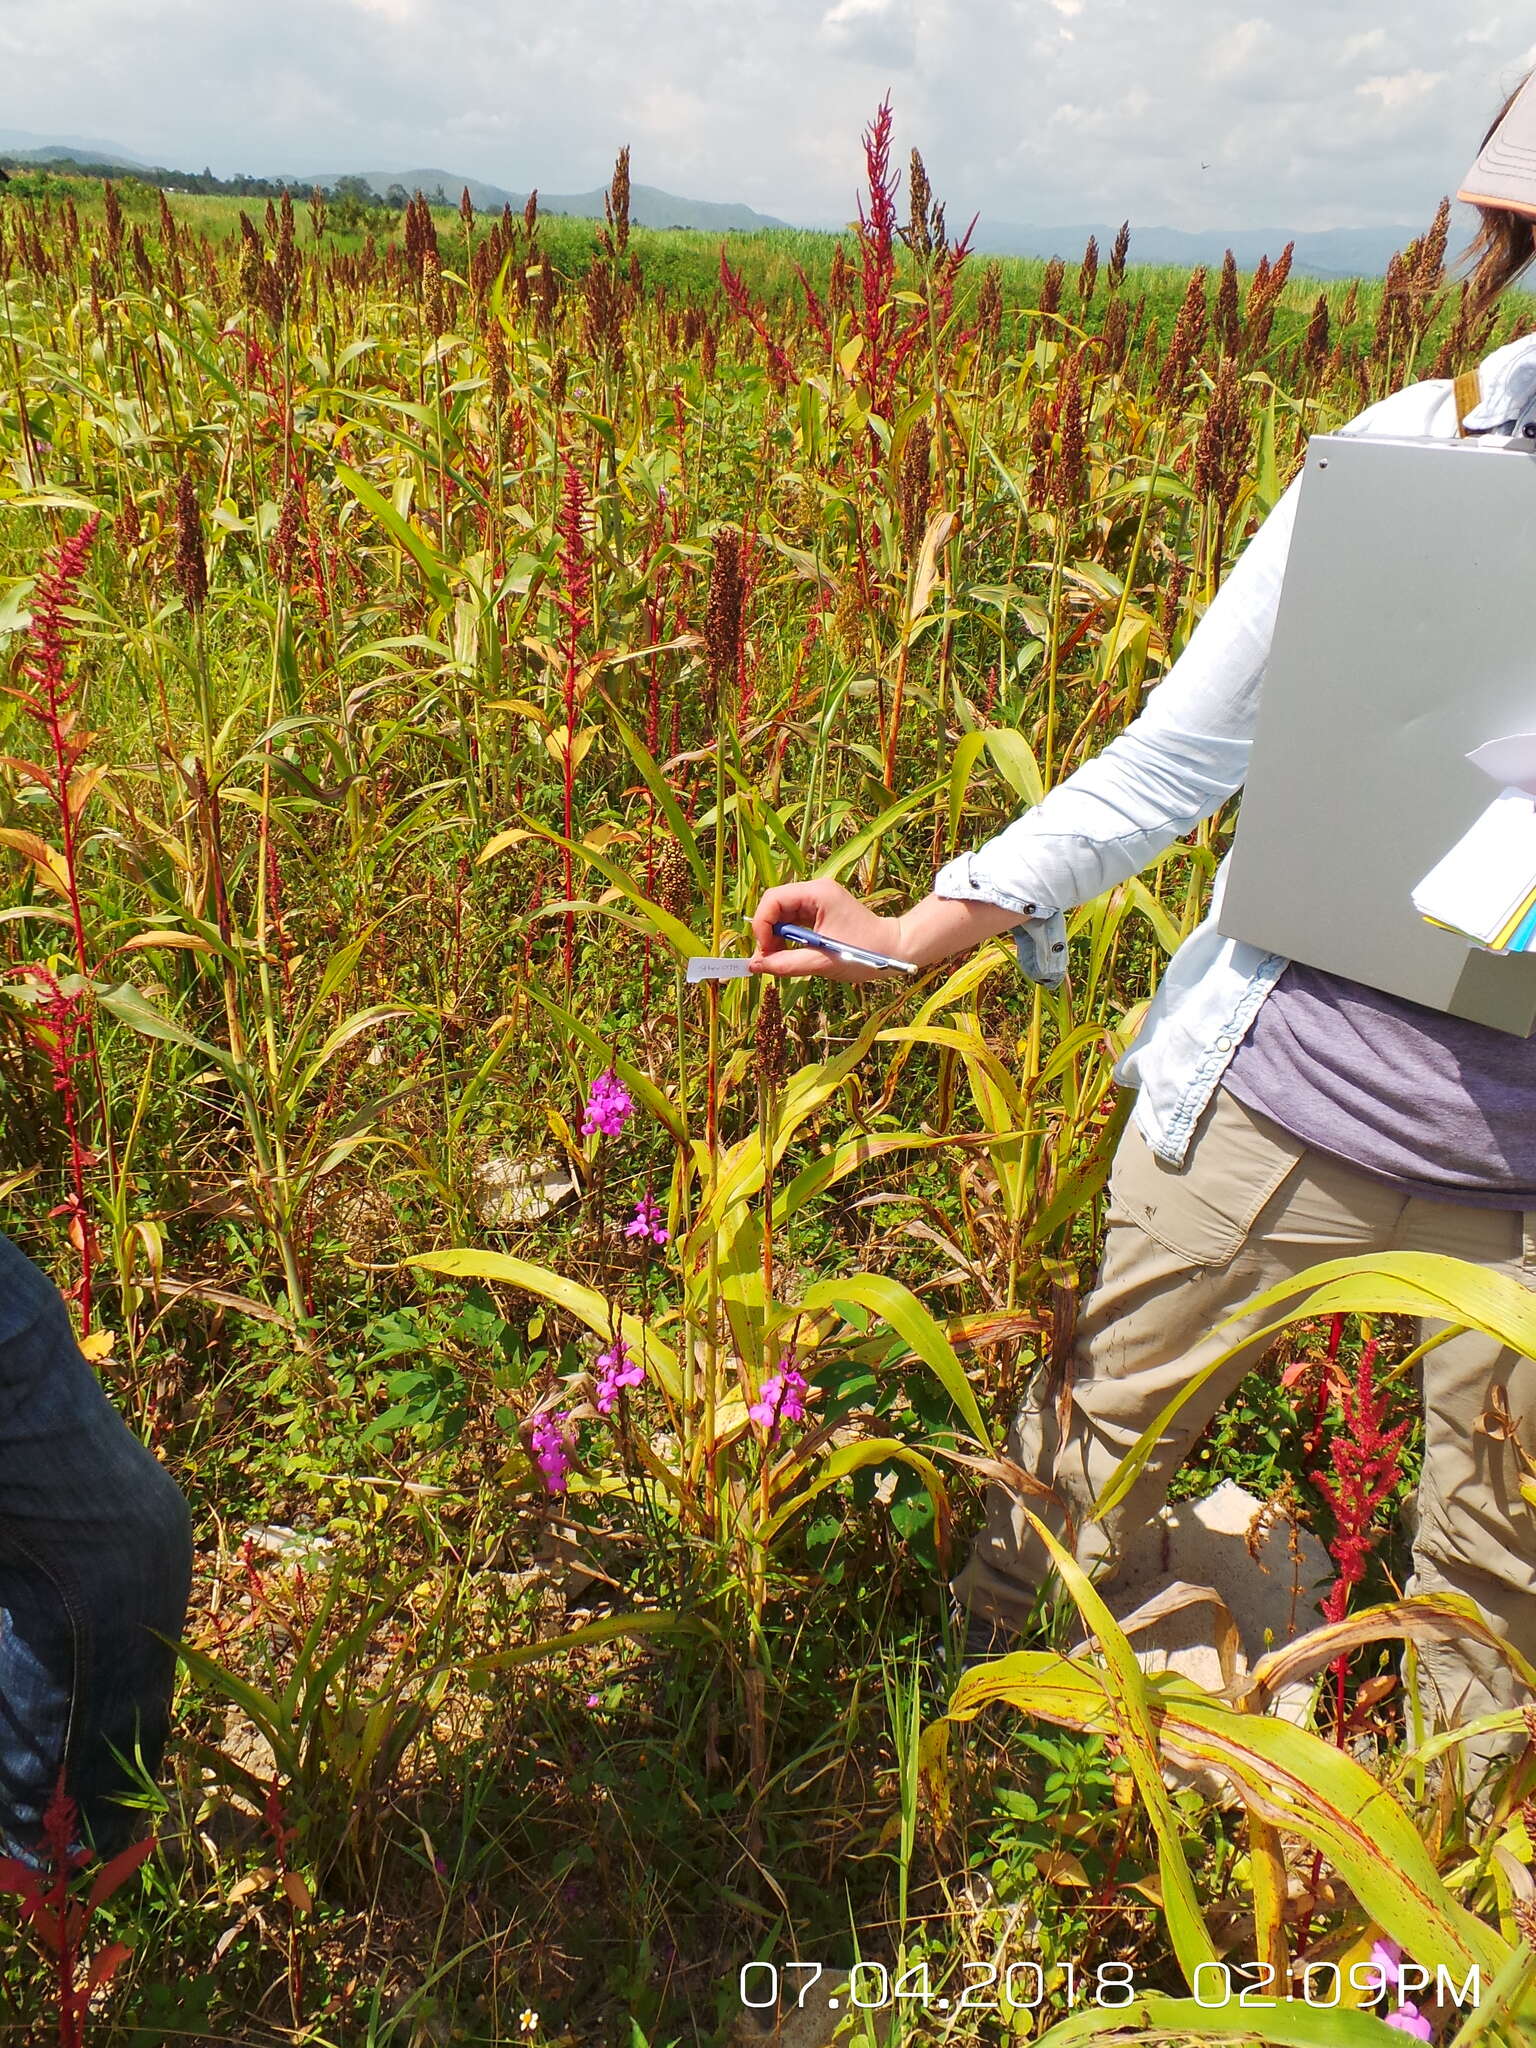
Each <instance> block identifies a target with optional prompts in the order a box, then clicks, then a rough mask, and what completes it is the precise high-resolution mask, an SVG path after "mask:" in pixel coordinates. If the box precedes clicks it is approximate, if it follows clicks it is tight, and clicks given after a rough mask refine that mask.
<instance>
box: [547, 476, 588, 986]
mask: <svg viewBox="0 0 1536 2048" xmlns="http://www.w3.org/2000/svg"><path fill="white" fill-rule="evenodd" d="M585 509H586V493H585V490H584V489H583V486H582V481H581V476H580V473H579V472H578V470H577V468H576V465H575V463H574V462H573V461H572V460H571V458H570V456H569V455H567V456H566V458H565V480H564V486H563V490H562V495H561V501H560V510H559V512H558V514H557V517H556V524H557V526H558V529H559V533H560V569H561V578H562V585H563V588H562V590H561V592H560V594H559V596H557V598H556V600H555V602H556V604H557V605H558V606H559V607H560V610H561V611H562V612H563V613H564V614H565V644H564V647H563V648H562V650H561V651H562V653H563V655H564V664H565V687H564V694H565V749H564V753H565V759H564V764H563V766H564V773H563V777H562V781H563V792H562V793H563V806H564V807H563V813H562V815H563V818H564V832H565V837H566V838H567V839H568V840H569V839H570V838H572V837H573V833H572V829H571V827H572V822H573V819H574V815H575V806H574V801H573V790H574V784H575V775H576V760H575V747H576V678H577V675H578V673H579V670H580V664H581V636H582V633H583V631H584V630H585V629H586V627H587V625H588V624H589V623H590V620H591V610H590V606H591V597H592V568H591V564H590V562H589V560H588V558H587V549H586V537H585V533H584V531H583V526H584V514H585ZM562 851H563V855H564V876H565V894H566V899H567V901H569V900H570V898H571V895H572V893H573V890H574V887H575V877H574V873H573V870H572V865H571V849H570V847H569V846H566V847H565V848H563V849H562ZM575 976H576V913H575V911H573V910H568V911H567V912H566V913H565V985H566V990H567V992H569V990H570V987H571V984H572V982H573V981H574V980H575Z"/></svg>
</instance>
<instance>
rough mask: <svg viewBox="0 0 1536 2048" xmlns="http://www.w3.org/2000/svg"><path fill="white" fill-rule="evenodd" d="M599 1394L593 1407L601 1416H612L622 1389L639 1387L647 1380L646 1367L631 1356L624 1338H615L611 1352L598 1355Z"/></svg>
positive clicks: (595, 1397)
mask: <svg viewBox="0 0 1536 2048" xmlns="http://www.w3.org/2000/svg"><path fill="white" fill-rule="evenodd" d="M597 1364H598V1378H597V1392H596V1393H595V1394H594V1395H593V1405H594V1406H595V1407H596V1409H597V1412H598V1414H599V1415H611V1414H612V1413H613V1404H614V1402H615V1401H617V1399H618V1398H619V1389H620V1387H638V1386H639V1385H640V1384H641V1383H642V1381H643V1380H644V1378H645V1367H644V1366H643V1365H641V1364H640V1363H639V1362H638V1360H636V1359H633V1358H631V1357H630V1355H629V1347H628V1345H627V1344H626V1343H625V1342H624V1339H623V1338H622V1337H615V1338H614V1340H613V1346H612V1349H611V1350H608V1351H600V1352H599V1353H598V1354H597Z"/></svg>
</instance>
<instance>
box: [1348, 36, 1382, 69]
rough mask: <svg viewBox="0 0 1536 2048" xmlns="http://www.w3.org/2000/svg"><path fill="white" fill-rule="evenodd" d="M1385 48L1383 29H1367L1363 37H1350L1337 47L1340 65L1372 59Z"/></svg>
mask: <svg viewBox="0 0 1536 2048" xmlns="http://www.w3.org/2000/svg"><path fill="white" fill-rule="evenodd" d="M1386 47H1387V32H1386V30H1385V29H1384V28H1373V29H1367V30H1366V32H1365V34H1364V35H1358V36H1350V37H1349V39H1348V40H1347V41H1346V42H1343V43H1341V44H1340V45H1339V62H1340V63H1341V64H1358V63H1359V61H1360V59H1361V58H1362V57H1374V56H1375V55H1376V53H1377V51H1378V50H1384V49H1385V48H1386Z"/></svg>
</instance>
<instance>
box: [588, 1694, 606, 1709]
mask: <svg viewBox="0 0 1536 2048" xmlns="http://www.w3.org/2000/svg"><path fill="white" fill-rule="evenodd" d="M602 1704H603V1701H602V1695H601V1694H600V1693H595V1692H589V1693H588V1694H587V1705H588V1706H589V1707H600V1706H601V1705H602Z"/></svg>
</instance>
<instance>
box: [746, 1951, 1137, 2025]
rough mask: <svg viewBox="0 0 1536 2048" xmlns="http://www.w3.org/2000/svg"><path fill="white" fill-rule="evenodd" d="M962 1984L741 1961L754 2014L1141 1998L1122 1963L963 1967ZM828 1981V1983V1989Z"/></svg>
mask: <svg viewBox="0 0 1536 2048" xmlns="http://www.w3.org/2000/svg"><path fill="white" fill-rule="evenodd" d="M960 1969H961V1972H962V1975H963V1978H964V1982H963V1984H959V1985H955V1986H952V1987H951V1988H950V1989H948V1990H944V1991H935V1988H934V1986H933V1983H932V1980H931V1978H930V1976H929V1971H928V1965H927V1964H926V1963H914V1964H913V1965H912V1966H911V1968H910V1969H906V1970H902V1971H899V1972H897V1973H894V1974H893V1973H892V1972H891V1971H890V1970H888V1969H887V1968H886V1967H885V1965H884V1964H883V1963H872V1962H860V1963H855V1964H854V1965H853V1966H852V1968H851V1969H850V1970H848V1971H847V1973H846V1976H845V1974H844V1972H843V1971H842V1970H837V1969H834V1970H831V1971H829V1970H828V1968H827V1966H826V1965H825V1964H824V1963H769V1962H753V1963H743V1964H742V1966H741V1972H740V1980H739V1981H740V1991H741V2002H742V2004H743V2005H744V2006H746V2007H747V2008H748V2010H749V2011H753V2012H767V2011H769V2010H774V2011H778V2010H782V2009H783V2008H784V2007H785V2006H788V2007H791V2008H794V2007H805V2006H812V2007H816V2006H820V2007H824V2008H826V2009H827V2010H830V2011H832V2012H836V2011H837V2010H838V2009H839V2008H840V2007H842V2006H844V2005H846V2006H849V2007H852V2008H854V2009H856V2010H858V2011H861V2012H877V2011H879V2010H880V2009H882V2008H883V2007H885V2006H888V2005H894V2004H896V2003H897V2002H898V2000H902V1999H909V2000H910V2001H911V2002H912V2003H913V2004H914V2005H920V2006H925V2007H928V2006H931V2007H932V2008H934V2010H936V2011H938V2012H948V2011H959V2012H966V2011H970V2012H995V2011H996V2010H997V2009H998V2007H999V2006H1002V2007H1005V2008H1010V2009H1012V2010H1015V2011H1018V2010H1023V2011H1027V2012H1033V2011H1036V2010H1037V2009H1038V2008H1039V2007H1041V2006H1043V2005H1044V2004H1045V2003H1046V2002H1047V2000H1053V2001H1054V2002H1056V2003H1058V2004H1061V2005H1066V2006H1074V2005H1101V2006H1117V2005H1130V2004H1131V2003H1132V2002H1133V2001H1134V2000H1135V1998H1136V1996H1137V1985H1136V1973H1135V1969H1134V1967H1133V1965H1132V1964H1130V1963H1128V1962H1122V1961H1119V1960H1117V1959H1113V1958H1112V1959H1110V1960H1108V1961H1105V1962H1102V1963H1099V1964H1096V1965H1095V1966H1094V1967H1093V1968H1092V1969H1079V1968H1078V1966H1077V1965H1076V1964H1075V1963H1059V1964H1056V1965H1055V1966H1053V1967H1051V1968H1049V1969H1048V1968H1046V1967H1045V1966H1043V1965H1042V1964H1040V1963H1010V1964H1009V1965H1008V1966H1007V1968H1006V1969H1001V1968H999V1966H998V1965H997V1964H996V1963H969V1962H968V1963H962V1964H961V1965H960ZM823 1979H827V1980H828V1981H827V1983H825V1984H823V1981H822V1980H823Z"/></svg>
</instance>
